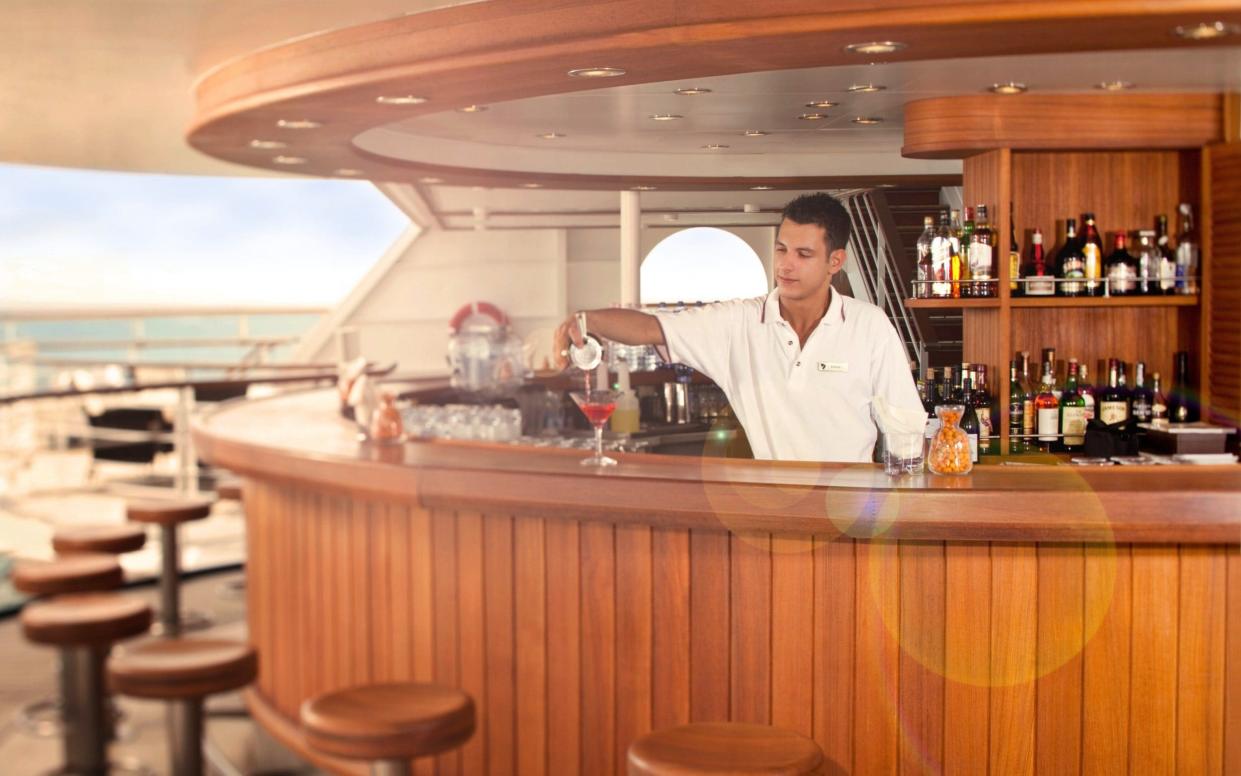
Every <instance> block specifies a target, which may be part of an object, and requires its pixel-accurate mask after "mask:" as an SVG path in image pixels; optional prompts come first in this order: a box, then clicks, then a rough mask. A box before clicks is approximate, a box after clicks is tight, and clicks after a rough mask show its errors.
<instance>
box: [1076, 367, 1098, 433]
mask: <svg viewBox="0 0 1241 776" xmlns="http://www.w3.org/2000/svg"><path fill="white" fill-rule="evenodd" d="M1077 392H1078V393H1080V394H1081V395H1082V398H1083V399H1085V400H1086V422H1087V423H1089V422H1090V419H1091V418H1093V417H1094V416H1095V406H1096V404H1097V401H1096V398H1095V388H1094V386H1093V385H1091V384H1090V378H1089V376H1088V375H1087V370H1086V365H1085V364H1079V365H1078V367H1077Z"/></svg>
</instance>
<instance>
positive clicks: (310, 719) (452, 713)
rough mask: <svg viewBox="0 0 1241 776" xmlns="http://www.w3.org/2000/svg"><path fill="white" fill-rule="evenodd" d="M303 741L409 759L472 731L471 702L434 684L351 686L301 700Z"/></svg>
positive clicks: (340, 753) (353, 755) (348, 752)
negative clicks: (303, 701) (304, 739)
mask: <svg viewBox="0 0 1241 776" xmlns="http://www.w3.org/2000/svg"><path fill="white" fill-rule="evenodd" d="M301 717H302V727H303V729H304V730H305V733H306V743H308V744H309V745H310V746H311V747H313V748H314V749H317V750H319V751H321V752H324V753H326V754H331V755H336V756H337V757H344V758H347V759H350V760H409V759H413V758H415V757H422V756H424V755H431V754H437V753H439V752H443V751H446V750H449V749H453V748H455V747H458V746H460V745H461V744H463V743H465V742H466V741H467V740H469V738H470V736H471V735H473V733H474V701H473V699H471V698H470V696H469V695H467V694H466V693H464V692H462V691H461V690H458V689H455V688H451V687H441V686H439V685H434V684H418V683H414V682H409V683H400V682H397V683H392V684H372V685H366V686H363V687H350V688H347V689H344V690H338V691H336V692H328V693H324V694H322V695H318V696H316V697H314V698H310V699H309V700H307V701H306V702H305V703H303V704H302V710H301Z"/></svg>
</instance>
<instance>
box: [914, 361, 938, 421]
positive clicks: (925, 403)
mask: <svg viewBox="0 0 1241 776" xmlns="http://www.w3.org/2000/svg"><path fill="white" fill-rule="evenodd" d="M919 387H920V388H921V390H920V391H919V392H918V395H919V396H921V397H922V409H924V410H926V414H927V417H930V416H932V415H934V414H935V370H934V369H927V370H926V378H925V379H923V380H921V381H920V385H919Z"/></svg>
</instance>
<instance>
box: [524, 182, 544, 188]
mask: <svg viewBox="0 0 1241 776" xmlns="http://www.w3.org/2000/svg"><path fill="white" fill-rule="evenodd" d="M521 187H522V188H523V189H541V188H543V184H542V183H523V184H521Z"/></svg>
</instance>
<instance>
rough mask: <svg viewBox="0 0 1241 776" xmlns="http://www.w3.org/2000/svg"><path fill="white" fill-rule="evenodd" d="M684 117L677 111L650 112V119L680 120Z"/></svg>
mask: <svg viewBox="0 0 1241 776" xmlns="http://www.w3.org/2000/svg"><path fill="white" fill-rule="evenodd" d="M683 118H685V117H684V116H682V115H681V114H679V113H652V114H651V120H652V121H680V120H681V119H683Z"/></svg>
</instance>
